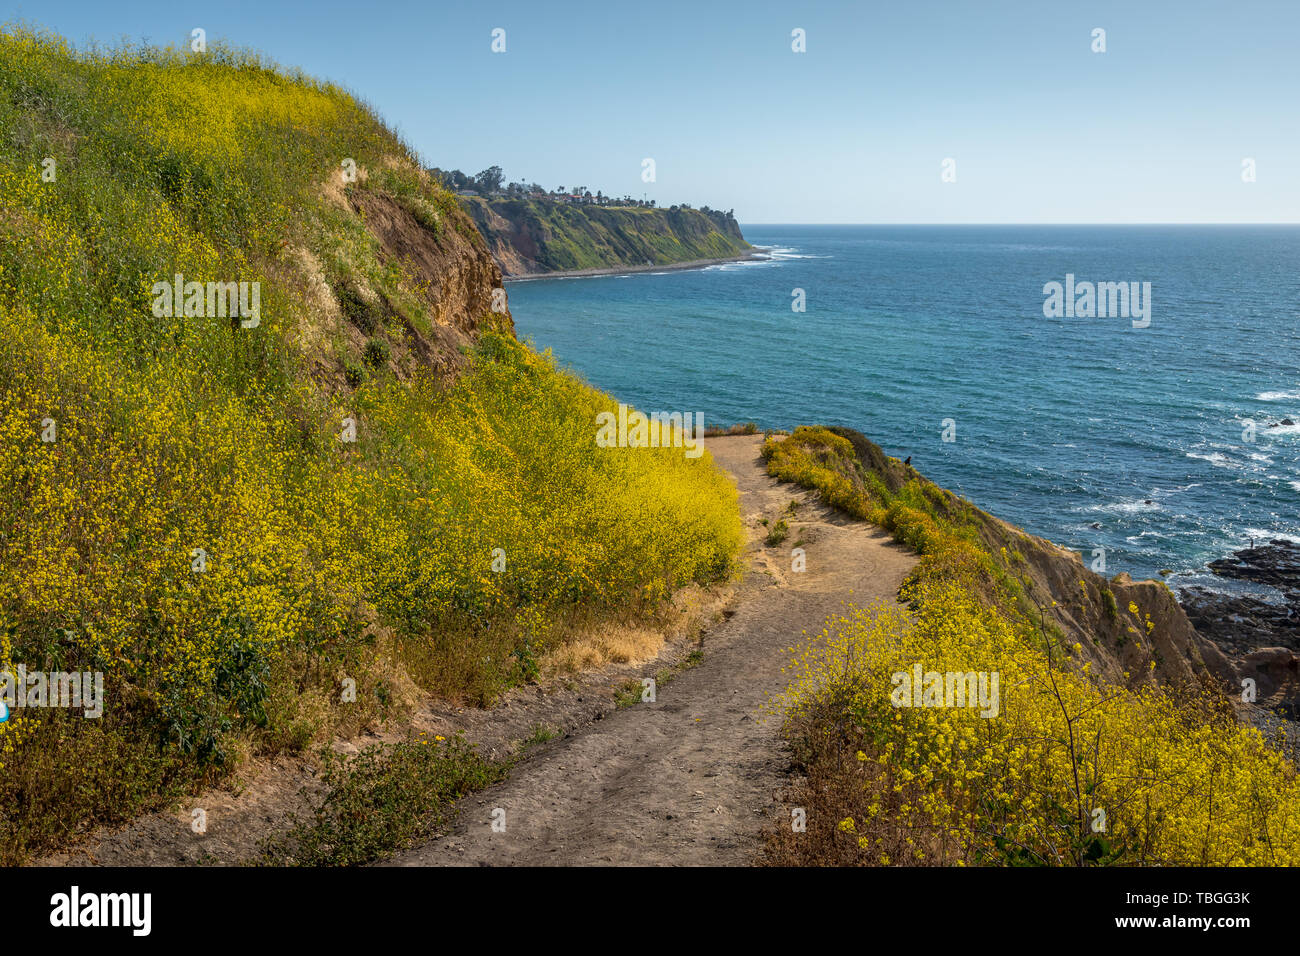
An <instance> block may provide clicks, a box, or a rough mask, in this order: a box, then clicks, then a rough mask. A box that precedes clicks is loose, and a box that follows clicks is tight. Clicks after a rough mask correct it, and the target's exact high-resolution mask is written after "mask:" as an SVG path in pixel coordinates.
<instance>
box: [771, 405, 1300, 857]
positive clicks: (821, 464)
mask: <svg viewBox="0 0 1300 956" xmlns="http://www.w3.org/2000/svg"><path fill="white" fill-rule="evenodd" d="M763 454H764V457H765V458H766V459H767V462H768V471H769V473H770V474H772V475H774V476H775V477H778V478H782V479H784V480H788V481H793V482H796V483H798V484H800V485H803V486H805V487H809V488H815V489H817V490H818V491H820V492H821V494H822V495H823V497H824V498H825V500H826V501H827V502H828V503H829V504H833V505H834V506H836V507H838V508H840V509H842V510H844V511H846V512H848V513H849V514H852V515H854V516H856V517H859V518H863V519H865V520H869V521H872V522H874V523H876V524H878V525H881V526H882V527H884V528H886V529H888V530H889V531H891V532H893V534H894V536H895V537H896V538H897V539H898V540H899V541H901V542H902V543H904V544H906V545H907V546H909V547H911V548H912V549H914V550H915V551H917V552H918V553H919V554H920V555H921V561H920V563H919V564H918V565H917V566H916V568H915V569H914V571H913V573H912V575H911V576H910V577H909V579H908V580H907V582H905V584H904V586H903V588H902V593H901V597H902V598H903V600H904V601H905V602H906V603H907V605H908V606H907V607H906V608H898V607H896V606H894V607H867V608H849V609H848V610H847V611H846V613H845V614H844V615H842V616H839V617H836V618H835V619H833V620H831V621H830V622H828V624H827V627H826V630H825V631H823V632H822V634H820V635H819V636H818V637H817V638H815V639H813V640H810V641H808V642H806V643H805V645H804V646H803V647H802V648H801V650H800V652H799V654H798V656H797V659H796V661H795V664H794V666H793V668H792V670H793V675H794V681H793V684H792V685H791V687H790V689H789V691H788V692H787V694H786V695H785V698H784V700H783V701H782V705H783V709H784V711H785V714H786V718H787V722H786V729H787V732H788V734H789V737H790V739H791V742H792V745H793V748H794V751H795V755H796V760H797V762H798V764H799V765H800V767H801V769H802V771H803V779H802V781H801V782H800V784H799V786H798V791H797V792H796V794H795V795H794V797H793V798H792V802H793V803H795V804H797V805H799V806H802V807H804V808H805V809H806V811H807V832H805V833H793V832H791V828H790V826H789V825H788V823H787V824H786V825H784V826H781V827H778V828H776V829H774V830H773V831H772V833H771V838H770V843H769V859H770V860H771V861H772V862H775V863H779V864H787V865H788V864H833V865H889V864H901V865H925V866H931V865H939V866H944V865H958V866H961V865H1010V866H1018V865H1067V866H1098V865H1129V866H1131V865H1146V866H1150V865H1160V866H1169V865H1220V866H1222V865H1296V864H1297V863H1300V778H1298V777H1297V773H1296V769H1295V767H1294V765H1292V764H1291V763H1290V762H1288V760H1287V759H1286V758H1285V757H1284V756H1283V754H1282V752H1281V751H1280V749H1278V748H1277V747H1275V746H1273V745H1272V744H1271V743H1270V742H1269V741H1266V740H1265V739H1264V738H1263V736H1262V735H1261V734H1260V732H1259V731H1258V730H1255V729H1253V728H1247V727H1243V726H1240V725H1239V724H1238V723H1237V721H1236V720H1235V718H1234V714H1233V711H1232V708H1231V706H1230V704H1229V702H1228V700H1227V698H1226V697H1225V696H1224V695H1223V693H1222V689H1221V688H1220V687H1218V686H1216V683H1217V682H1216V680H1215V679H1214V677H1213V676H1212V675H1211V674H1209V673H1207V672H1206V668H1205V666H1204V665H1203V664H1202V662H1201V661H1200V660H1199V658H1198V657H1197V654H1196V649H1195V647H1194V645H1191V644H1190V643H1189V641H1188V634H1187V632H1189V631H1190V626H1189V625H1188V623H1187V620H1186V617H1185V616H1184V615H1182V613H1181V611H1178V610H1177V606H1176V604H1173V597H1172V596H1171V595H1169V594H1168V592H1167V591H1165V590H1164V589H1163V587H1162V586H1161V585H1159V584H1152V583H1140V584H1132V583H1125V582H1124V581H1123V580H1122V579H1119V578H1117V579H1116V580H1115V581H1112V582H1110V588H1111V590H1105V591H1102V590H1100V588H1104V587H1106V586H1107V585H1106V583H1105V581H1104V579H1100V578H1099V577H1098V576H1096V575H1093V574H1092V573H1091V572H1089V571H1087V570H1085V569H1084V568H1083V566H1082V562H1081V561H1079V559H1078V556H1077V555H1070V554H1069V553H1068V552H1064V551H1063V550H1062V549H1057V548H1055V546H1053V545H1050V544H1049V543H1048V542H1045V541H1042V540H1041V539H1035V538H1031V537H1030V536H1028V535H1025V534H1023V533H1020V532H1017V531H1016V530H1015V529H1011V528H1010V527H1009V526H1007V525H1004V524H1002V523H1001V522H998V521H997V520H996V519H994V518H992V517H991V516H989V515H987V514H985V513H983V512H981V511H979V509H977V508H975V507H973V506H972V505H970V504H969V503H968V502H965V501H963V500H962V499H960V498H958V497H957V496H956V495H953V494H952V493H951V492H948V491H946V490H944V489H942V488H939V487H938V486H936V485H934V484H933V483H931V482H929V481H926V480H925V479H924V478H922V477H921V476H920V475H918V474H917V473H916V472H915V471H913V470H912V469H911V468H909V467H907V466H905V465H903V464H902V463H901V462H899V461H897V460H896V459H893V458H888V457H886V456H885V455H884V454H883V453H882V452H881V450H880V449H879V448H878V447H876V446H875V445H873V444H872V443H871V442H869V441H867V440H866V439H865V438H863V437H862V436H861V435H859V434H857V433H855V432H851V431H848V430H846V429H826V428H799V429H796V430H795V432H794V433H793V434H792V435H789V436H786V437H782V438H769V439H768V441H767V442H766V444H765V447H764V450H763ZM1117 591H1122V598H1121V601H1120V602H1119V606H1118V607H1117V606H1116V603H1115V601H1114V595H1115V593H1116V592H1117ZM1103 594H1105V595H1109V601H1107V599H1106V597H1103V596H1102V595H1103ZM1107 605H1108V607H1109V609H1108V607H1107ZM1171 607H1172V608H1173V613H1171V612H1170V608H1171ZM1076 635H1077V636H1076ZM1121 636H1122V637H1124V638H1125V639H1124V640H1123V641H1120V640H1118V639H1117V638H1119V637H1121ZM1175 654H1178V655H1179V657H1180V658H1181V664H1182V670H1181V672H1180V670H1179V668H1178V667H1176V666H1175V662H1174V661H1173V660H1172V658H1173V657H1174V656H1175ZM1162 658H1165V659H1163V660H1162ZM1161 672H1163V673H1164V680H1162V681H1157V680H1155V679H1154V677H1155V676H1158V675H1160V674H1161ZM922 674H923V675H924V679H923V680H922V679H921V675H922ZM914 675H915V676H914ZM913 680H915V684H913V683H912V681H913ZM990 690H991V693H987V692H988V691H990ZM968 694H969V695H972V696H967V695H968ZM975 695H978V700H975V699H973V696H975Z"/></svg>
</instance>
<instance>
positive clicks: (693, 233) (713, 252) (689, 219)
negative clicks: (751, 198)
mask: <svg viewBox="0 0 1300 956" xmlns="http://www.w3.org/2000/svg"><path fill="white" fill-rule="evenodd" d="M463 201H464V203H465V208H466V210H467V211H468V212H469V214H470V215H471V216H472V217H473V219H474V222H475V223H476V224H477V225H478V228H479V231H480V232H481V233H482V234H483V237H484V239H486V240H487V244H488V248H489V249H490V250H491V252H492V255H493V256H494V257H495V258H496V260H497V262H498V264H500V266H501V270H502V272H504V273H505V274H506V275H507V276H526V275H540V274H544V273H548V272H574V271H582V270H588V269H591V270H599V269H619V268H636V267H645V266H667V265H674V264H680V263H684V262H694V261H698V260H702V259H730V258H736V257H741V256H744V255H745V254H746V253H748V252H750V251H751V250H752V249H753V247H752V246H751V245H750V244H749V243H748V242H746V241H745V237H744V236H742V235H741V233H740V226H739V225H738V224H737V222H736V220H735V217H734V216H732V215H731V214H730V213H724V212H717V211H714V210H708V211H705V210H702V209H692V208H688V207H675V208H668V209H647V208H642V207H635V206H597V205H581V204H577V203H574V204H566V203H555V202H548V201H545V200H534V199H491V200H485V199H482V198H480V197H477V196H468V197H464V200H463Z"/></svg>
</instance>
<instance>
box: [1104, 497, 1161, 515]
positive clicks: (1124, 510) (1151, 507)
mask: <svg viewBox="0 0 1300 956" xmlns="http://www.w3.org/2000/svg"><path fill="white" fill-rule="evenodd" d="M1088 510H1089V511H1100V512H1103V513H1105V514H1117V515H1127V514H1137V513H1138V512H1142V511H1161V510H1163V509H1162V508H1161V507H1160V502H1158V501H1156V500H1155V499H1154V498H1134V499H1133V500H1132V501H1114V502H1111V503H1110V504H1105V505H1092V506H1091V507H1089V508H1088Z"/></svg>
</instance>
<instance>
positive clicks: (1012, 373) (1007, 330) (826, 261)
mask: <svg viewBox="0 0 1300 956" xmlns="http://www.w3.org/2000/svg"><path fill="white" fill-rule="evenodd" d="M744 231H745V236H746V238H747V239H749V240H750V241H751V242H753V243H755V244H757V245H761V246H765V247H770V249H771V251H772V258H771V260H770V261H766V262H747V263H735V264H727V265H722V266H715V267H711V268H707V269H703V270H695V271H681V272H663V273H640V274H632V275H624V276H608V277H598V278H581V279H576V278H575V279H543V280H532V281H526V282H518V283H512V284H511V285H510V287H509V296H510V307H511V311H512V312H513V313H514V317H515V323H516V326H517V328H518V331H519V334H520V336H521V337H525V338H530V339H532V340H533V342H534V343H535V344H536V345H537V346H538V347H541V348H550V349H552V350H553V352H554V354H555V356H556V357H557V359H558V360H559V361H560V363H561V364H562V365H565V366H567V367H569V368H571V369H573V370H574V371H576V372H578V373H579V374H581V375H582V376H583V377H585V378H586V379H587V380H588V381H590V382H591V383H593V384H594V385H596V386H598V387H600V388H602V389H604V390H607V391H609V392H611V393H613V394H614V395H616V396H617V397H618V398H620V399H621V400H623V401H626V402H628V403H629V404H632V405H635V406H637V407H639V408H641V409H643V410H646V411H699V412H703V413H704V416H705V419H706V420H707V421H709V422H710V423H720V424H730V423H733V422H739V421H754V422H757V423H758V424H759V425H760V426H762V427H765V428H767V427H775V428H790V427H793V426H794V425H799V424H814V423H820V424H839V425H847V426H849V427H852V428H856V429H858V430H860V431H862V432H863V433H864V434H866V435H867V437H869V438H871V439H872V440H873V441H875V442H877V443H878V444H880V445H881V446H883V447H884V449H885V450H886V451H887V452H888V453H890V454H894V455H897V456H899V457H906V456H908V455H911V456H912V463H913V464H914V465H915V466H916V467H917V468H919V469H920V470H921V471H922V472H923V473H924V474H925V475H927V476H928V477H929V478H931V479H933V480H934V481H936V482H938V483H939V484H941V485H944V486H946V487H949V488H952V489H954V490H957V491H959V492H960V493H962V494H963V495H965V496H966V497H968V498H970V499H971V500H972V501H974V502H975V503H976V504H978V505H979V506H980V507H982V508H984V509H985V510H987V511H990V512H992V513H993V514H996V515H998V516H999V517H1001V518H1004V519H1006V520H1008V521H1011V522H1012V523H1014V524H1017V525H1020V526H1021V527H1023V528H1025V529H1026V530H1028V531H1031V532H1033V533H1036V534H1040V535H1043V536H1045V537H1047V538H1049V539H1051V540H1053V541H1056V542H1057V543H1058V544H1061V545H1064V546H1066V547H1070V548H1074V549H1076V550H1078V551H1081V552H1082V553H1083V554H1084V556H1085V558H1087V559H1088V560H1089V561H1091V560H1092V553H1093V549H1095V548H1104V549H1105V550H1106V563H1107V571H1108V573H1109V574H1115V573H1116V572H1119V571H1128V572H1130V573H1131V574H1133V575H1134V577H1148V576H1154V575H1155V574H1156V573H1157V572H1158V571H1159V570H1160V569H1162V568H1168V569H1172V570H1174V571H1175V572H1176V573H1175V575H1173V576H1172V577H1171V578H1170V579H1169V580H1170V583H1171V585H1174V586H1175V587H1177V586H1179V585H1180V584H1181V585H1185V584H1188V583H1193V582H1195V583H1207V579H1205V578H1204V577H1203V575H1202V574H1201V572H1202V571H1203V568H1204V565H1205V563H1206V562H1207V561H1209V560H1213V559H1214V558H1218V557H1222V556H1224V555H1225V554H1228V553H1230V552H1231V551H1233V550H1235V549H1236V548H1239V547H1243V546H1245V545H1246V544H1247V542H1248V541H1249V539H1250V538H1252V537H1253V538H1255V539H1260V538H1263V537H1269V536H1273V537H1290V538H1295V539H1297V540H1300V424H1297V425H1292V426H1283V427H1275V428H1271V427H1268V426H1269V425H1271V424H1273V423H1277V422H1279V421H1281V420H1282V419H1284V418H1288V417H1289V418H1290V419H1292V420H1293V421H1294V422H1297V423H1300V227H1292V226H1258V227H1255V226H1252V227H1237V226H752V227H747V228H745V230H744ZM1067 273H1069V274H1073V275H1074V276H1075V280H1076V282H1083V281H1091V282H1120V281H1124V282H1150V283H1151V321H1150V325H1149V326H1148V327H1146V328H1134V327H1133V324H1132V322H1131V321H1130V320H1129V319H1125V318H1046V317H1044V309H1043V303H1044V299H1045V295H1044V293H1043V287H1044V284H1045V283H1048V282H1052V281H1056V282H1060V283H1063V284H1064V282H1065V277H1066V274H1067ZM795 289H802V290H804V293H805V296H806V311H805V312H795V311H793V310H792V308H791V304H792V301H793V291H794V290H795ZM945 419H952V420H953V422H955V425H956V433H955V437H956V440H955V441H952V442H945V441H943V440H942V433H943V428H944V425H943V423H944V420H945ZM1249 423H1254V425H1255V433H1254V437H1253V440H1250V439H1249V437H1248V436H1247V434H1246V430H1247V426H1248V424H1249ZM1094 525H1095V526H1094Z"/></svg>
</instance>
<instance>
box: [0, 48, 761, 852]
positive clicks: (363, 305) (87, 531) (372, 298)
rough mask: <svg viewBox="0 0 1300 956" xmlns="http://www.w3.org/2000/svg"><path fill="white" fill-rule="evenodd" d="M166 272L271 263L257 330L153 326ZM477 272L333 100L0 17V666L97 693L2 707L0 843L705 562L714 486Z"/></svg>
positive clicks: (269, 71) (449, 226)
mask: <svg viewBox="0 0 1300 956" xmlns="http://www.w3.org/2000/svg"><path fill="white" fill-rule="evenodd" d="M348 160H350V161H352V162H353V163H355V168H356V170H357V173H356V176H355V178H352V177H350V176H347V175H345V170H346V169H347V168H348V164H347V163H346V161H348ZM51 161H52V162H51ZM177 273H181V274H183V276H184V278H185V280H186V281H187V282H188V281H198V282H250V283H251V282H258V283H260V290H261V295H260V316H259V317H258V321H257V322H256V323H250V322H247V321H241V320H240V319H239V318H230V317H225V318H222V317H219V316H217V317H211V316H208V317H204V316H202V315H191V316H188V317H186V316H183V315H179V316H176V315H174V316H162V317H160V316H158V315H157V314H156V311H157V310H156V309H155V305H156V302H155V300H156V294H155V289H154V286H155V283H158V282H159V281H170V280H171V278H172V277H173V276H174V275H175V274H177ZM499 281H500V273H499V271H498V270H497V269H496V267H495V266H494V265H493V264H492V262H491V259H490V257H489V256H488V255H487V252H486V250H485V249H484V247H483V243H482V240H481V238H479V236H478V233H477V231H476V230H475V228H474V226H473V224H472V222H471V221H470V220H469V219H468V217H467V216H466V215H465V214H464V213H463V211H461V209H460V207H459V206H458V204H457V203H456V202H455V201H454V199H453V198H452V197H450V196H449V195H447V194H446V193H445V192H444V191H443V190H441V189H440V188H439V187H438V186H437V185H436V184H435V183H434V182H432V181H431V180H430V179H429V178H428V177H427V176H426V175H425V174H424V173H423V172H422V170H421V169H420V167H419V165H418V164H417V163H416V162H415V160H414V157H413V156H412V155H411V152H410V150H409V149H408V148H407V147H406V146H405V145H404V144H403V143H402V142H401V141H400V140H399V139H397V138H396V137H395V136H394V135H393V134H392V133H391V132H390V131H389V130H388V129H386V128H385V127H384V125H383V124H382V123H381V122H380V121H379V120H378V119H377V118H376V117H375V116H374V115H373V113H372V112H370V111H369V110H368V109H367V108H366V107H365V106H364V105H362V104H359V103H358V102H356V101H355V100H354V99H353V98H352V97H351V96H349V95H348V94H346V93H345V92H344V91H342V90H340V89H338V88H336V87H333V86H330V85H326V84H322V83H318V82H315V81H313V80H311V79H308V78H306V77H303V76H300V75H296V74H292V73H288V72H286V71H283V70H281V69H278V68H276V67H274V66H273V65H271V64H268V63H266V62H264V61H262V60H260V59H259V58H258V57H256V56H254V55H250V54H246V53H241V52H236V51H231V50H226V49H222V48H212V49H210V50H209V52H208V53H206V54H202V55H199V54H191V53H188V52H178V51H176V50H173V49H167V50H158V49H153V48H138V49H117V50H112V51H101V52H94V53H83V52H75V51H73V50H70V49H69V48H68V47H67V46H66V45H65V44H64V43H63V42H62V41H61V40H59V39H58V38H56V37H52V36H48V35H42V34H38V33H35V32H32V31H29V30H25V29H19V28H6V29H5V30H4V32H3V33H0V487H3V488H4V489H5V492H6V493H5V494H4V495H3V496H2V497H0V667H11V666H12V667H16V666H17V665H19V664H22V665H24V666H25V667H26V668H27V670H28V671H36V670H47V671H72V670H79V671H102V672H103V674H104V681H105V688H104V696H105V705H104V713H103V716H102V717H100V718H98V719H95V718H87V717H84V716H83V715H82V712H81V711H79V710H67V709H58V708H39V709H22V710H15V711H14V712H13V714H12V715H11V716H10V718H9V719H8V720H7V721H6V722H4V723H0V764H2V765H3V769H2V770H0V862H6V863H9V862H15V861H20V860H22V859H25V858H29V857H30V856H32V855H33V854H36V853H39V852H42V851H44V850H47V849H49V848H51V847H54V846H57V845H59V844H60V843H63V842H66V841H67V840H68V839H70V838H72V837H73V836H75V835H76V834H77V833H79V832H81V831H83V830H85V829H86V828H87V827H89V826H92V825H94V824H100V823H111V822H115V821H120V820H123V819H126V818H128V817H129V816H130V815H132V814H134V813H136V812H138V811H140V810H142V809H145V808H149V807H154V806H159V805H161V804H162V803H163V802H164V801H166V800H167V799H169V798H171V797H174V796H176V795H178V794H180V793H183V792H185V791H186V790H188V789H191V788H193V787H195V786H197V785H198V784H200V783H202V782H204V781H207V780H211V779H212V778H214V777H217V776H220V775H223V774H226V773H228V772H229V771H230V770H231V769H232V768H233V767H235V766H236V765H238V763H239V762H240V761H241V760H242V759H243V758H246V757H248V756H250V755H268V754H276V753H284V752H294V751H297V750H301V749H302V748H305V747H308V746H310V745H312V744H313V743H316V742H320V741H323V740H325V739H328V738H329V737H330V736H331V735H333V734H336V733H347V732H351V731H355V730H357V729H358V728H360V727H362V726H364V725H367V724H373V723H374V722H376V721H379V720H382V719H385V718H387V717H390V716H394V715H400V713H401V712H402V709H403V706H405V705H406V704H408V703H409V701H410V700H411V699H412V698H413V697H414V696H415V695H416V694H417V693H418V692H419V691H420V690H421V689H422V690H424V691H428V692H433V693H437V694H442V695H447V696H452V697H459V698H462V699H467V700H471V701H477V702H486V701H489V700H491V699H492V698H493V697H494V696H495V695H497V694H498V693H499V692H500V691H501V689H502V688H504V687H507V686H509V685H511V684H513V683H518V682H520V681H526V680H529V679H531V678H532V677H533V675H535V674H536V672H537V669H538V666H539V660H541V659H542V658H543V657H544V656H545V655H546V654H547V653H548V650H549V649H551V648H554V647H556V646H557V645H560V644H562V643H563V642H564V641H565V639H566V634H567V627H568V623H569V622H571V621H573V620H581V621H583V622H585V623H587V624H590V623H591V621H593V620H595V621H597V622H598V621H600V620H601V619H602V617H603V616H613V615H615V614H617V615H619V616H623V615H626V614H627V613H628V612H627V609H628V608H629V607H631V608H632V609H633V612H634V613H639V614H642V615H645V616H649V615H652V614H654V613H655V611H656V608H657V607H658V605H659V602H660V601H661V599H662V598H663V597H664V596H665V595H666V594H667V593H668V592H670V591H671V590H672V589H673V588H675V587H678V586H680V585H683V584H685V583H688V582H700V583H707V582H710V581H714V580H717V579H719V578H721V577H725V576H727V575H728V574H729V573H730V571H731V568H732V563H733V560H734V558H735V556H736V554H737V552H738V549H739V547H740V542H741V528H740V524H739V518H738V515H737V513H736V502H735V492H734V489H733V487H732V486H731V485H730V483H729V482H728V481H727V480H726V479H725V477H723V476H722V475H721V474H720V473H719V472H718V471H717V470H716V469H715V468H714V467H713V466H712V464H711V462H710V460H709V459H708V456H707V454H706V455H705V456H704V457H703V458H700V459H694V460H693V459H687V458H685V457H683V455H682V454H681V451H680V449H677V450H675V453H674V450H673V449H634V450H628V449H621V450H620V449H604V448H599V447H597V446H596V444H595V441H594V436H595V428H596V426H595V417H596V414H597V413H598V412H599V411H602V410H607V409H611V408H615V407H616V405H615V403H614V402H613V400H612V399H611V398H610V397H609V396H607V395H604V394H601V393H599V392H597V391H595V390H594V389H592V388H590V387H589V386H587V385H585V384H584V383H582V382H580V381H578V380H576V379H574V378H573V377H571V376H569V375H567V374H562V373H560V372H558V371H557V370H556V368H555V366H554V364H553V363H552V362H551V361H550V359H549V357H547V356H540V355H537V354H535V353H533V352H532V351H530V350H529V349H528V348H526V347H525V346H523V345H521V344H519V343H518V342H516V341H515V339H514V336H513V331H512V325H511V320H510V316H509V313H508V311H500V310H497V311H493V309H492V307H491V303H492V298H493V297H492V292H493V287H494V286H496V285H498V284H499ZM353 435H355V440H348V439H351V438H352V437H353ZM417 685H418V687H417ZM353 687H355V697H353V696H352V693H351V689H352V688H353Z"/></svg>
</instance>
